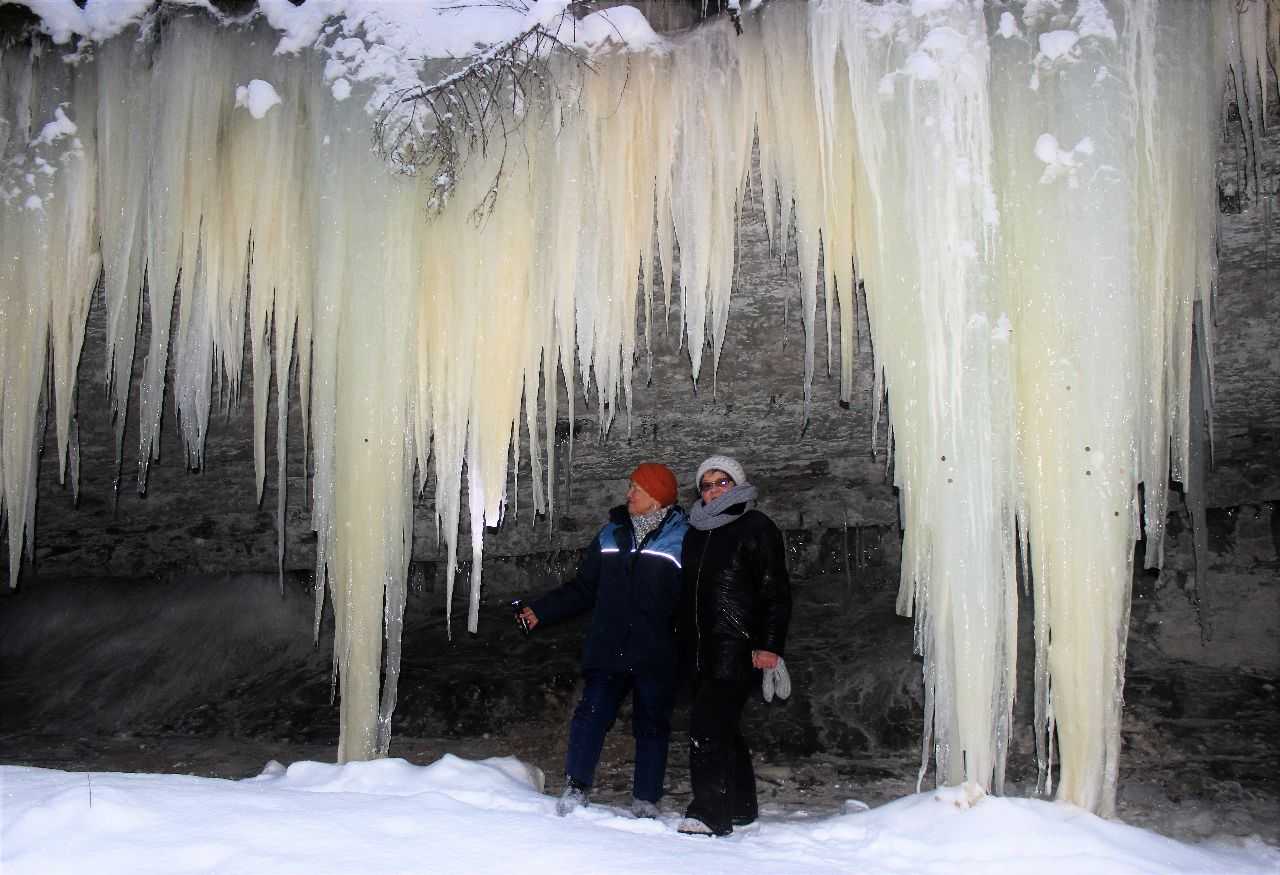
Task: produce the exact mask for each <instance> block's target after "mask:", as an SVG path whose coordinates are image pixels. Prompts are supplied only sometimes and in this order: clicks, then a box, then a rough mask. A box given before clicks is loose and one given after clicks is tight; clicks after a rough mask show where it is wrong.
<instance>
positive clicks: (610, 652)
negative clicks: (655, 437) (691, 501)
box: [529, 505, 689, 675]
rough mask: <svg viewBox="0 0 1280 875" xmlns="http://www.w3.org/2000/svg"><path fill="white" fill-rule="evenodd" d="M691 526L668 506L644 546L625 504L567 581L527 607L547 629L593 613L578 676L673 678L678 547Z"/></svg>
mask: <svg viewBox="0 0 1280 875" xmlns="http://www.w3.org/2000/svg"><path fill="white" fill-rule="evenodd" d="M688 528H689V520H688V517H687V516H685V512H684V510H682V509H681V508H679V507H672V508H671V510H669V511H668V512H667V515H666V516H665V517H663V520H662V522H661V523H660V524H659V525H658V527H657V528H656V529H654V530H653V531H652V532H650V533H649V535H648V536H647V537H646V538H645V539H644V543H642V544H636V543H635V529H634V528H633V527H632V525H631V516H630V515H629V514H628V513H627V508H626V506H625V505H619V506H618V507H615V508H613V509H612V510H611V511H609V522H608V523H606V524H605V526H604V528H602V529H601V530H600V534H599V535H597V536H596V539H595V540H594V541H593V542H592V543H591V546H590V547H588V548H587V551H586V553H585V554H584V555H583V557H582V561H581V562H579V563H578V572H577V574H575V575H574V577H573V579H572V580H569V581H568V582H567V583H565V584H563V585H562V586H560V587H559V588H557V589H553V590H552V591H551V592H549V593H547V594H546V595H544V596H542V597H540V598H538V599H535V600H534V601H533V602H531V603H530V604H529V607H531V608H533V612H534V613H535V614H537V616H538V622H539V623H546V624H551V623H555V622H558V621H560V620H565V619H568V618H570V617H575V616H577V615H578V614H581V613H584V612H585V611H588V610H591V609H592V608H594V609H595V610H594V611H592V614H591V628H590V630H589V631H588V632H587V640H586V644H585V645H584V646H583V650H582V669H583V671H593V670H595V671H610V672H624V671H635V670H642V671H647V672H655V673H665V674H670V675H674V673H675V664H676V643H675V614H676V609H677V608H678V607H679V604H680V584H681V576H680V545H681V542H682V541H683V540H684V536H685V532H686V531H687V530H688Z"/></svg>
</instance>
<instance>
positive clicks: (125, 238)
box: [97, 39, 152, 491]
mask: <svg viewBox="0 0 1280 875" xmlns="http://www.w3.org/2000/svg"><path fill="white" fill-rule="evenodd" d="M139 54H140V47H139V46H138V45H137V44H136V43H134V42H133V41H131V40H127V39H116V40H111V41H110V42H108V43H107V44H106V45H104V46H103V47H102V48H101V49H100V50H99V52H98V81H99V89H98V99H99V104H98V112H97V117H98V157H99V161H100V162H101V166H102V167H106V168H113V169H114V170H113V172H106V173H99V174H98V207H99V214H100V216H102V217H104V218H103V220H102V221H100V223H99V225H100V231H101V233H102V260H103V265H102V273H103V280H102V287H103V296H104V298H105V301H106V308H107V362H106V372H107V397H108V403H109V404H110V406H111V418H112V424H113V426H114V428H115V436H116V474H115V483H116V486H117V491H118V487H119V476H120V471H119V469H120V466H121V464H122V462H123V459H124V426H125V420H126V418H127V413H126V407H127V405H128V400H129V393H130V392H131V391H132V379H133V358H134V351H135V348H136V346H137V340H138V330H139V327H140V322H141V318H142V314H141V311H140V309H139V308H140V305H141V300H142V284H143V279H144V269H145V266H146V263H145V260H144V259H145V256H144V252H143V246H142V240H143V239H144V237H145V232H144V230H143V222H144V221H145V220H146V213H145V211H144V204H145V203H146V196H147V195H146V192H147V184H148V172H147V171H148V167H147V160H148V156H149V155H150V153H151V143H150V135H151V129H152V120H151V77H150V75H148V74H149V71H148V69H147V66H146V62H145V59H144V58H142V57H140V56H139Z"/></svg>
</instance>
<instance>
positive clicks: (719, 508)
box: [689, 483, 756, 532]
mask: <svg viewBox="0 0 1280 875" xmlns="http://www.w3.org/2000/svg"><path fill="white" fill-rule="evenodd" d="M755 503H756V488H755V487H754V486H752V485H751V484H750V483H739V484H737V485H736V486H734V487H733V488H732V489H730V490H728V491H727V492H725V493H724V494H723V495H721V496H720V497H719V498H717V499H716V500H715V501H713V502H711V503H710V504H707V503H705V502H704V501H702V499H698V500H697V501H695V502H694V503H693V509H692V510H690V511H689V525H691V526H693V527H694V528H695V529H698V530H699V531H703V532H707V531H710V530H711V529H718V528H720V527H721V526H723V525H727V524H729V523H731V522H733V521H734V520H736V519H737V518H738V517H740V516H742V515H743V514H744V513H746V512H747V511H748V510H750V509H751V507H752V506H753V505H754V504H755ZM736 504H745V505H746V507H744V508H743V509H742V510H741V511H739V512H738V513H726V511H727V510H728V509H729V508H731V507H733V506H734V505H736Z"/></svg>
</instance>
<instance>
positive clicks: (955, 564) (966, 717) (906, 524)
mask: <svg viewBox="0 0 1280 875" xmlns="http://www.w3.org/2000/svg"><path fill="white" fill-rule="evenodd" d="M810 41H811V44H812V45H813V46H814V48H813V50H812V53H813V57H814V58H815V63H818V62H819V61H821V62H822V66H819V67H816V68H815V76H816V77H817V79H818V85H817V90H818V93H819V94H820V95H821V96H822V99H821V110H822V113H821V116H820V117H821V118H822V120H823V136H824V140H823V143H824V153H825V155H826V156H827V160H826V167H827V173H828V175H829V178H830V179H831V183H830V184H829V188H830V189H831V191H832V192H833V193H835V192H844V193H845V195H844V197H846V198H847V197H849V196H850V193H852V192H854V191H857V192H859V193H860V194H861V195H862V196H861V197H858V198H856V199H855V200H854V202H853V204H852V213H850V212H847V211H846V212H840V211H836V210H833V209H830V208H827V209H826V210H825V214H826V220H827V221H828V222H829V223H830V224H827V225H825V226H824V229H823V239H824V243H826V251H827V253H828V258H832V257H833V256H835V257H838V258H846V257H849V254H850V253H852V252H853V251H855V250H856V251H857V252H858V253H859V254H860V256H861V258H862V265H861V269H862V274H863V276H864V277H865V282H866V288H867V306H868V315H869V321H870V325H871V333H872V339H873V344H874V348H875V355H876V366H877V368H880V369H883V371H884V374H885V386H886V388H887V390H888V394H889V404H890V418H891V420H892V422H893V428H894V435H895V438H896V445H895V469H894V470H895V482H896V485H897V486H898V488H899V490H900V499H899V500H900V503H901V509H902V516H903V528H904V534H905V540H904V544H903V562H902V588H901V591H900V594H899V609H900V610H901V611H903V612H904V613H911V612H912V610H913V609H914V611H915V616H916V630H917V640H918V647H919V648H920V650H921V652H922V653H923V654H924V657H925V677H926V694H927V696H928V705H927V708H926V712H927V713H926V722H927V724H928V723H930V721H931V725H926V739H927V738H928V737H929V733H932V736H933V744H932V747H933V754H934V756H935V757H936V759H937V767H938V777H939V780H940V781H945V782H947V783H958V782H960V781H962V780H968V781H975V782H978V783H981V784H982V785H983V786H986V787H992V786H996V787H998V786H999V781H1000V780H1001V779H1002V776H1003V769H1004V753H1005V744H1006V741H1007V738H1008V733H1009V722H1010V711H1011V707H1012V698H1013V655H1014V641H1015V640H1016V638H1015V635H1014V618H1015V617H1016V612H1015V610H1014V607H1013V606H1014V604H1015V589H1014V585H1015V569H1014V557H1015V543H1014V526H1013V517H1012V514H1013V506H1014V501H1013V478H1012V469H1011V459H1010V450H1011V448H1012V427H1011V426H1012V422H1011V416H1010V398H1011V395H1010V391H1011V390H1010V383H1009V379H1010V375H1009V354H1010V353H1009V338H1008V332H1007V330H1005V329H1003V328H1002V325H1003V324H1007V316H1006V302H1005V301H1004V299H1003V289H1002V288H1001V287H1000V286H998V285H997V284H995V283H994V282H993V277H992V269H991V263H992V253H993V240H994V233H995V228H994V220H995V216H994V213H993V210H992V207H991V188H990V162H991V122H990V118H989V104H988V90H987V64H988V61H987V40H986V25H985V21H984V18H983V14H982V4H980V3H976V2H960V3H953V4H945V5H943V4H938V5H936V6H935V7H934V8H933V9H932V11H930V12H927V13H926V14H922V15H916V14H913V13H912V11H911V10H910V9H909V8H908V7H906V6H899V5H886V6H873V5H866V4H840V3H831V4H824V5H823V6H822V7H821V12H820V14H818V15H815V16H814V17H813V19H812V23H811V29H810ZM837 59H843V63H837ZM845 71H847V73H845ZM842 73H844V75H845V76H846V77H847V78H844V80H843V81H841V79H838V78H837V77H838V76H841V74H842ZM841 94H845V95H847V97H846V98H845V99H846V100H851V101H852V104H853V109H854V111H855V119H854V121H853V124H852V127H853V135H854V138H855V142H854V143H852V144H850V143H845V142H841V139H840V137H841V133H842V132H843V131H844V130H846V128H847V123H846V122H844V121H842V116H843V114H845V113H847V112H849V108H848V107H845V106H837V104H836V100H837V97H838V95H841ZM851 148H852V149H853V150H854V151H852V152H851V151H850V150H851ZM854 154H856V155H857V157H858V159H860V160H859V161H857V162H856V163H855V161H854V160H853V155H854ZM841 156H843V158H841ZM792 172H793V173H794V172H799V168H793V169H792ZM829 198H830V199H829V200H827V201H826V203H832V202H834V199H835V198H834V194H833V195H830V196H829ZM824 206H826V204H825V203H824ZM855 234H856V235H857V237H856V238H855ZM855 239H856V240H857V244H856V246H855V245H853V243H852V241H853V240H855ZM836 253H845V255H842V256H836ZM828 270H829V272H830V274H829V275H830V276H838V277H840V278H839V279H838V280H837V282H842V283H849V282H851V278H850V277H849V275H848V274H844V266H843V265H840V264H830V263H829V266H828ZM842 274H843V276H842ZM843 308H844V309H846V310H847V309H849V308H851V301H849V302H845V303H844V304H843Z"/></svg>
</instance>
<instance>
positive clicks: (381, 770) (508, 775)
mask: <svg viewBox="0 0 1280 875" xmlns="http://www.w3.org/2000/svg"><path fill="white" fill-rule="evenodd" d="M540 783H541V774H540V773H539V771H538V770H537V769H536V768H531V767H529V766H526V765H525V764H524V763H522V762H520V761H519V760H517V759H515V758H513V757H506V758H497V759H487V760H482V761H471V760H464V759H461V758H458V757H455V756H452V755H445V756H444V757H442V758H441V759H439V760H437V761H436V762H434V763H432V764H431V765H428V766H415V765H412V764H410V763H408V762H406V761H404V760H400V759H387V760H380V761H375V762H368V763H353V764H349V765H345V766H335V765H328V764H322V763H315V762H298V763H294V764H293V765H292V766H290V767H288V768H287V769H286V768H284V767H283V766H281V765H279V764H278V763H274V762H273V763H270V764H268V766H267V767H266V769H264V770H263V773H262V774H261V775H259V776H257V777H254V778H249V779H246V780H242V781H227V780H220V779H215V778H197V777H191V776H185V775H143V774H122V773H89V772H64V771H57V770H50V769H35V768H20V767H12V766H4V767H0V872H3V873H4V875H28V873H30V875H37V873H38V875H58V873H75V875H109V873H116V872H120V873H130V875H142V873H152V872H154V873H164V875H179V873H187V872H218V873H239V872H244V873H250V872H252V873H267V872H269V873H273V875H287V873H294V872H296V873H306V875H325V873H335V875H338V873H341V875H348V873H354V872H377V873H379V875H393V873H414V872H423V873H426V872H431V873H440V872H447V873H484V872H501V873H507V872H520V873H523V875H540V873H547V875H573V873H585V872H609V873H613V875H625V873H663V875H674V873H681V872H696V873H699V875H712V873H718V872H725V873H734V875H748V873H756V872H759V873H810V872H858V873H861V875H872V873H882V872H883V873H929V872H957V871H980V872H984V873H997V872H1033V873H1036V875H1054V873H1063V875H1066V873H1070V875H1081V873H1090V872H1097V873H1108V875H1121V873H1174V872H1185V873H1212V872H1222V873H1251V872H1258V873H1262V872H1268V873H1275V872H1280V848H1275V847H1271V846H1268V845H1266V844H1264V843H1262V842H1260V841H1256V840H1244V841H1240V840H1232V841H1231V843H1229V844H1228V843H1225V842H1223V843H1207V844H1201V845H1189V844H1184V843H1181V842H1178V841H1174V840H1173V839H1169V838H1165V837H1163V836H1159V835H1156V834H1155V833H1151V832H1147V831H1145V830H1141V829H1137V828H1135V827H1131V826H1126V825H1124V824H1121V823H1116V822H1110V821H1106V820H1102V819H1100V818H1097V817H1095V816H1093V815H1091V814H1088V813H1086V812H1084V811H1082V810H1081V809H1079V808H1075V807H1073V806H1070V805H1065V804H1059V803H1051V802H1042V801H1035V800H1029V799H1011V798H997V797H988V796H983V795H981V794H980V793H972V792H968V791H966V790H965V789H963V788H948V789H945V790H940V791H933V792H926V793H920V794H917V795H913V796H908V797H906V798H903V799H899V800H897V801H895V802H891V803H889V804H887V805H883V806H880V807H878V808H874V809H870V810H867V809H865V808H864V807H863V806H862V805H861V804H860V803H858V802H856V801H853V800H850V801H849V802H847V803H846V805H845V808H846V811H847V812H848V813H845V814H840V815H835V816H827V817H805V816H803V815H802V814H801V813H792V814H789V815H785V816H783V815H775V816H769V815H767V814H766V816H764V817H763V818H762V819H761V820H760V821H759V822H757V823H756V824H754V825H752V826H750V827H746V828H740V829H739V830H738V831H737V832H736V833H735V834H734V835H733V836H731V837H729V838H724V839H707V838H695V837H686V836H682V835H679V834H677V833H676V832H675V823H676V821H677V819H678V815H677V814H676V813H674V809H671V811H672V813H669V814H665V815H664V816H663V818H662V819H661V820H637V819H635V818H633V817H631V816H630V814H629V813H627V812H625V811H622V810H619V809H616V808H611V807H607V806H600V805H592V806H591V807H589V808H585V809H580V810H578V811H577V812H575V813H574V814H573V815H571V816H569V817H567V818H564V819H561V818H558V817H556V815H555V811H554V808H555V800H554V799H553V797H551V796H549V795H544V794H542V793H540V792H539V790H538V786H539V784H540Z"/></svg>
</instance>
